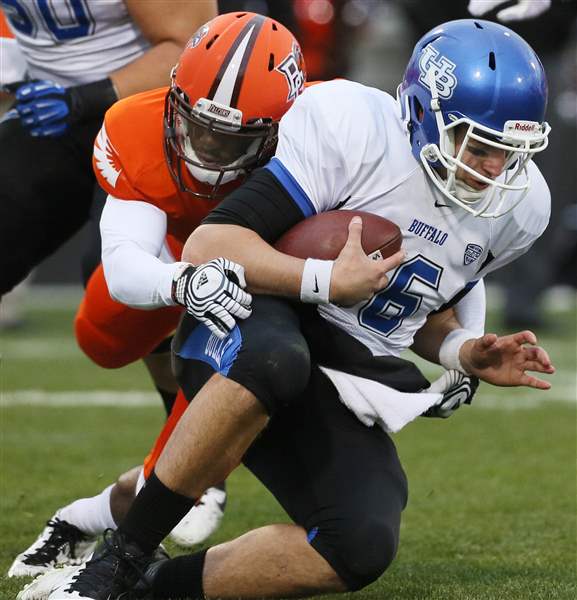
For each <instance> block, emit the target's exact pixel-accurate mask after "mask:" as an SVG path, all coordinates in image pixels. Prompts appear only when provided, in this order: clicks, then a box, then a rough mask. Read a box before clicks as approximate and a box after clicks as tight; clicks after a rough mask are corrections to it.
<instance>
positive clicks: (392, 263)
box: [377, 248, 407, 273]
mask: <svg viewBox="0 0 577 600" xmlns="http://www.w3.org/2000/svg"><path fill="white" fill-rule="evenodd" d="M406 257H407V253H406V252H405V251H404V250H403V249H402V248H401V249H400V250H397V252H395V253H394V254H392V255H391V256H389V257H387V258H384V259H383V260H381V261H378V263H377V264H378V265H379V267H380V269H381V270H382V271H383V273H388V272H389V271H392V270H393V269H396V268H397V267H398V266H399V265H400V264H401V263H402V262H403V261H404V260H405V258H406Z"/></svg>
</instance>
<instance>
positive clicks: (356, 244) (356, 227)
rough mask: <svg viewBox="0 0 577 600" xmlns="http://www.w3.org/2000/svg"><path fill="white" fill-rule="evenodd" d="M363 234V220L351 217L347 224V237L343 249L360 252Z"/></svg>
mask: <svg viewBox="0 0 577 600" xmlns="http://www.w3.org/2000/svg"><path fill="white" fill-rule="evenodd" d="M362 234H363V220H362V219H361V217H353V218H352V219H351V222H350V223H349V235H348V237H347V241H346V243H345V247H344V248H343V250H344V249H346V248H352V249H358V248H360V249H361V250H362V248H363V246H362V243H361V237H362Z"/></svg>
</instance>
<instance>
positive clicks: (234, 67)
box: [212, 25, 255, 106]
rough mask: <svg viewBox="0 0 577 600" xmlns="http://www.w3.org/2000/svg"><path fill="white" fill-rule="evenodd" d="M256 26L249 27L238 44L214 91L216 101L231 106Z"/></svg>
mask: <svg viewBox="0 0 577 600" xmlns="http://www.w3.org/2000/svg"><path fill="white" fill-rule="evenodd" d="M254 28H255V25H252V27H250V28H249V29H248V31H247V32H246V34H245V36H244V37H243V39H242V41H241V42H240V44H239V45H238V48H237V49H236V51H235V53H234V55H233V57H232V58H231V60H230V62H229V63H228V65H227V67H226V70H225V72H224V74H223V76H222V79H221V80H220V83H219V84H218V88H217V89H216V92H215V93H214V96H213V98H212V99H213V100H214V101H215V102H220V103H221V104H224V105H225V106H231V103H232V94H233V91H234V86H235V83H236V80H237V77H238V74H239V71H240V67H241V65H242V62H243V57H244V54H245V52H246V50H247V47H248V42H249V40H250V37H251V35H252V32H253V30H254Z"/></svg>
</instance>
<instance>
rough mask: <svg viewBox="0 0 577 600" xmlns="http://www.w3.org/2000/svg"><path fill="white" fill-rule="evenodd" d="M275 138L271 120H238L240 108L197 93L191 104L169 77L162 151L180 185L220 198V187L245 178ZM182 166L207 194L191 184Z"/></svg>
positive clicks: (267, 153)
mask: <svg viewBox="0 0 577 600" xmlns="http://www.w3.org/2000/svg"><path fill="white" fill-rule="evenodd" d="M276 140H277V125H276V124H275V123H273V122H272V120H271V119H258V120H256V121H254V122H249V123H244V124H243V114H242V112H241V111H240V110H238V109H235V108H231V107H229V106H225V105H223V104H220V103H218V102H215V101H213V100H208V99H206V98H199V99H198V100H197V101H196V102H195V103H194V105H191V104H190V103H189V101H188V98H187V97H186V94H184V93H183V92H182V91H181V90H180V89H179V88H178V87H177V86H176V85H175V84H174V82H173V85H172V87H171V89H170V90H169V92H168V94H167V96H166V101H165V153H166V158H167V162H168V166H169V169H170V171H171V174H172V176H173V177H174V178H175V180H176V181H177V183H178V185H179V187H180V189H181V190H182V191H186V192H188V193H190V194H192V195H194V196H197V197H202V198H209V199H219V200H220V199H221V198H222V196H223V195H224V194H223V193H222V192H220V187H221V186H222V185H225V184H227V183H229V182H231V181H236V180H238V179H240V178H244V177H246V175H247V174H248V172H249V171H251V170H253V169H254V168H255V167H258V166H259V165H261V164H264V162H265V161H266V160H267V159H268V158H269V157H270V155H271V154H272V153H273V151H274V147H275V145H276ZM183 165H185V166H186V169H187V170H188V172H189V173H190V175H191V176H192V177H193V178H194V179H195V180H197V181H199V182H201V183H204V184H206V185H208V186H210V187H211V189H210V191H209V192H207V193H202V192H199V191H197V190H195V189H191V188H190V187H189V186H187V185H186V182H185V177H184V176H183Z"/></svg>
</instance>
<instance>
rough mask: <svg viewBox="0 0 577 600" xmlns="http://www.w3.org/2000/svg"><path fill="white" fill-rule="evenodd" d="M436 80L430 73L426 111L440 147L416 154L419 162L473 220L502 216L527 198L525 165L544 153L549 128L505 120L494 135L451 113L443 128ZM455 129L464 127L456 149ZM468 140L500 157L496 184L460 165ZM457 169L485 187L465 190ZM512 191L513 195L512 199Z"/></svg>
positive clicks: (525, 122) (493, 180) (469, 120)
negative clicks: (502, 155)
mask: <svg viewBox="0 0 577 600" xmlns="http://www.w3.org/2000/svg"><path fill="white" fill-rule="evenodd" d="M435 75H436V74H435V69H434V68H432V69H430V70H429V73H428V79H429V89H430V90H431V109H432V111H433V113H434V115H435V120H436V125H437V129H438V131H439V144H434V143H429V144H426V145H425V146H424V147H423V148H422V149H421V151H420V159H421V162H422V164H423V166H424V168H425V171H426V172H427V174H428V175H429V177H430V178H431V180H432V181H433V183H434V184H435V186H436V187H437V188H438V189H439V190H440V191H441V193H442V194H443V195H444V196H445V197H446V198H448V199H449V200H451V201H452V202H454V203H455V204H457V205H458V206H460V207H461V208H463V209H465V210H466V211H467V212H469V213H471V214H473V215H474V216H477V217H486V218H496V217H500V216H503V215H505V214H506V213H508V212H510V211H511V210H513V208H515V206H517V204H518V203H519V202H521V200H523V198H524V197H525V196H526V195H527V192H528V191H529V186H530V181H529V177H528V174H527V164H528V162H529V161H530V160H531V158H532V157H533V155H534V154H536V153H537V152H541V151H543V150H545V148H546V147H547V145H548V134H549V131H550V129H551V128H550V126H549V125H548V124H547V123H537V122H535V121H522V120H519V121H515V120H510V121H506V122H505V124H504V127H503V130H502V131H498V130H495V129H491V128H489V127H486V126H484V125H482V124H480V123H477V122H475V121H472V120H471V119H469V118H467V117H466V116H464V115H462V114H455V113H448V120H449V122H448V123H445V121H444V119H443V112H442V110H441V108H440V102H439V98H438V92H437V85H436V83H435ZM459 126H462V127H466V131H465V134H464V138H463V140H462V142H461V145H460V146H459V148H458V150H456V144H455V134H456V131H457V128H458V127H459ZM471 140H475V141H477V142H480V143H482V144H484V145H485V146H488V147H489V148H494V149H498V150H501V151H503V152H505V162H504V166H503V171H502V173H501V175H499V176H498V177H496V178H495V179H493V178H490V177H487V176H486V175H483V174H482V173H479V172H478V171H476V170H474V169H473V168H471V167H470V166H469V165H467V164H466V163H465V162H464V161H463V155H464V153H465V151H466V150H467V148H468V147H469V142H470V141H471ZM458 169H462V170H464V171H466V172H467V173H469V174H470V175H472V176H473V177H474V178H475V179H476V180H477V181H480V182H481V183H483V184H486V185H487V186H488V187H486V188H484V189H479V190H477V189H476V188H474V187H472V186H469V185H467V184H466V183H465V182H463V181H461V180H460V179H458V178H457V170H458ZM511 192H517V194H516V197H515V199H514V200H513V199H511Z"/></svg>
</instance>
